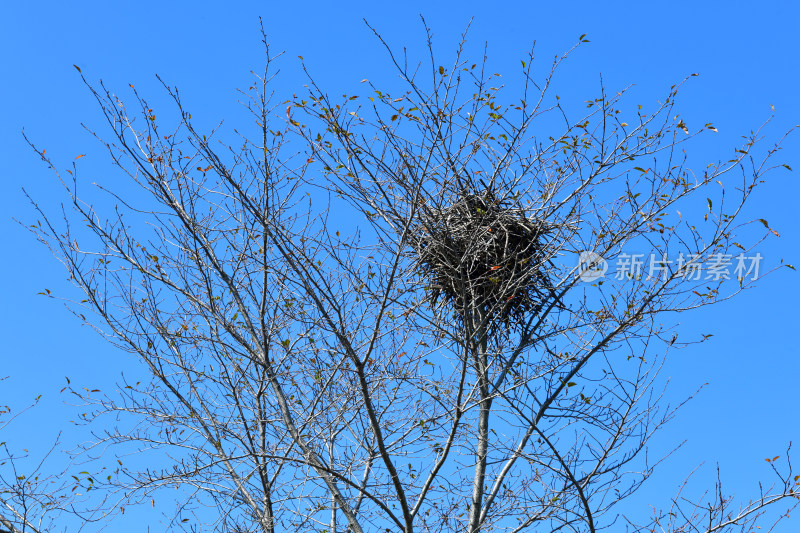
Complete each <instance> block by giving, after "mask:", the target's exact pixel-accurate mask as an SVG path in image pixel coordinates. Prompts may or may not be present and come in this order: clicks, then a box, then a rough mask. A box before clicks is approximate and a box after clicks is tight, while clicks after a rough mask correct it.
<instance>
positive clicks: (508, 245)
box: [413, 190, 552, 329]
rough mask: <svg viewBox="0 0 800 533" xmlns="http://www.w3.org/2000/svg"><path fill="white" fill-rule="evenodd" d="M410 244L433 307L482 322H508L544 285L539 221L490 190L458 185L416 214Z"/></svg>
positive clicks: (542, 294) (542, 295)
mask: <svg viewBox="0 0 800 533" xmlns="http://www.w3.org/2000/svg"><path fill="white" fill-rule="evenodd" d="M421 219H422V221H421V224H420V225H419V226H418V231H416V232H415V233H416V235H415V236H416V241H415V243H414V246H413V247H414V250H415V252H416V256H417V265H418V270H419V271H420V273H421V274H422V275H423V277H425V278H426V279H427V282H428V291H429V298H430V301H431V303H432V304H433V306H434V307H436V306H437V304H438V305H449V306H451V307H452V308H453V309H454V310H455V311H456V313H457V315H459V317H460V318H462V319H463V318H465V317H467V316H472V315H474V314H475V313H481V316H483V317H487V318H488V320H487V322H488V326H489V328H490V329H495V328H496V327H498V326H500V325H506V326H508V325H514V324H519V323H521V321H522V319H523V318H524V317H525V316H527V315H528V313H530V312H531V311H535V310H536V309H537V308H538V307H539V306H540V305H541V302H543V301H544V300H545V299H546V298H547V296H548V295H549V294H551V292H552V289H551V288H550V283H549V280H548V277H547V275H546V273H545V270H544V268H543V263H544V262H545V260H546V257H545V252H544V247H545V244H546V236H547V225H546V224H544V223H543V222H541V221H537V220H534V219H531V218H528V217H527V216H526V214H525V210H524V209H523V208H522V207H521V206H519V205H518V204H515V203H514V202H512V201H501V200H498V199H497V198H496V197H495V195H494V194H493V193H492V191H490V190H486V191H483V192H480V193H475V192H471V193H465V194H462V195H461V197H460V199H458V200H457V201H456V202H455V203H453V204H452V205H450V206H449V207H446V208H443V209H428V210H426V211H425V212H424V213H423V214H422V215H421Z"/></svg>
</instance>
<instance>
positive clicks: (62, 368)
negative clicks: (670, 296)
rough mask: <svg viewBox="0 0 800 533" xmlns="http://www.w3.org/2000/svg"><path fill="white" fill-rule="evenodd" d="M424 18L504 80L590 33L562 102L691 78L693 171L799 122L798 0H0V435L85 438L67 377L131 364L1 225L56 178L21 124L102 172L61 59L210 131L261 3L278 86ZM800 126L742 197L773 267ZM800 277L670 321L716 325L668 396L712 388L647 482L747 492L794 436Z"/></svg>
mask: <svg viewBox="0 0 800 533" xmlns="http://www.w3.org/2000/svg"><path fill="white" fill-rule="evenodd" d="M420 13H422V14H423V15H424V16H425V18H426V20H427V21H428V24H429V25H430V26H431V27H432V29H433V31H434V33H435V38H436V45H437V47H438V49H439V50H440V51H441V52H442V54H443V55H444V56H446V57H448V54H450V53H451V52H452V50H453V49H454V47H455V45H456V44H457V40H458V36H459V34H460V33H461V32H462V31H463V29H464V28H465V27H466V25H467V23H468V21H469V20H470V18H471V17H473V16H474V17H475V18H474V21H473V23H472V27H471V30H470V35H471V40H472V42H473V43H474V44H476V45H480V44H482V43H483V42H484V41H486V42H488V51H489V57H490V63H491V64H493V66H494V70H496V71H497V72H501V73H502V72H504V71H510V70H511V69H516V66H517V65H518V63H519V59H521V58H522V57H523V56H524V54H525V52H526V51H527V50H528V49H529V48H530V46H531V44H532V43H533V41H534V40H535V41H536V42H537V51H538V52H537V55H538V56H539V57H542V58H550V57H552V56H553V55H554V54H555V53H556V52H560V51H564V50H566V49H567V48H569V47H570V46H571V45H572V44H574V43H575V42H576V40H577V38H578V36H579V35H581V34H584V33H585V34H587V38H588V39H590V41H591V43H590V44H589V45H587V46H584V47H582V48H581V49H580V50H579V51H578V52H577V53H576V54H575V55H574V56H573V57H572V58H571V59H570V61H569V62H568V64H567V65H566V66H565V68H564V69H563V71H562V72H561V74H560V75H559V77H558V78H557V79H556V81H555V84H556V92H557V93H558V94H560V95H562V98H573V99H577V101H582V100H585V99H589V98H593V97H594V96H596V92H597V85H598V79H599V75H600V74H602V75H603V79H604V83H605V85H606V87H608V88H609V90H618V89H621V88H622V87H624V86H627V85H628V84H631V83H633V84H635V87H634V88H633V93H632V96H631V98H632V101H636V102H637V103H644V104H648V103H655V101H656V100H657V99H658V98H660V97H661V96H662V95H663V94H664V93H665V91H666V90H667V89H668V87H669V86H670V85H672V84H673V83H676V82H678V81H680V80H681V79H682V78H683V77H685V76H686V75H688V74H691V73H694V72H697V73H700V76H699V77H698V78H694V79H693V80H692V82H691V83H690V84H689V86H688V87H687V88H686V89H685V90H684V91H683V92H682V94H681V95H680V98H679V105H678V108H679V109H680V110H681V114H682V116H683V117H685V120H686V121H687V123H689V124H690V125H691V124H692V123H695V124H700V123H706V122H713V123H714V124H715V126H716V127H717V128H718V130H719V133H718V134H717V135H716V136H714V138H713V139H712V140H709V141H706V142H704V143H703V144H702V145H700V146H699V148H701V149H702V150H703V151H704V152H707V153H692V154H690V157H691V158H693V160H694V161H697V162H699V164H702V163H704V162H710V161H714V160H716V159H718V158H723V157H727V156H728V155H729V154H730V149H731V148H733V146H734V145H736V144H737V143H738V142H739V140H740V136H741V135H744V134H747V133H748V132H749V131H750V130H751V129H754V128H756V127H758V126H759V125H760V124H761V123H762V122H763V121H764V120H765V119H766V118H768V117H769V114H770V105H774V106H775V109H776V116H775V119H774V121H773V124H772V126H771V127H770V129H769V130H768V132H767V136H768V140H773V141H774V140H776V139H777V138H778V137H779V136H780V134H781V133H782V132H784V131H785V130H787V129H789V128H790V127H791V126H792V125H794V124H798V123H800V99H798V98H797V94H798V90H797V88H798V87H800V61H799V60H798V58H797V52H798V50H800V45H798V41H797V27H798V25H799V24H800V4H798V3H797V2H791V1H774V0H764V1H761V2H738V1H726V2H697V1H695V2H682V1H677V2H669V3H655V2H602V3H601V2H577V1H574V2H569V3H558V2H510V3H505V4H499V3H498V4H490V3H486V2H474V1H461V2H440V3H435V2H403V3H385V2H383V3H376V2H352V3H348V4H335V3H330V2H324V3H323V2H319V3H313V2H309V3H296V4H290V3H286V2H282V3H274V2H237V3H234V4H228V5H224V4H223V3H212V2H202V1H197V2H191V3H189V2H150V1H140V2H136V3H132V2H131V3H123V2H117V3H110V2H94V1H90V2H81V3H66V2H13V3H12V2H5V3H3V5H2V7H0V49H1V50H2V54H1V55H0V72H2V80H3V81H2V83H0V101H2V102H3V103H4V108H3V113H2V119H1V120H0V155H1V156H2V161H3V166H2V171H0V172H1V174H2V181H1V182H0V183H1V184H2V185H1V186H2V193H1V194H0V206H2V207H1V208H0V212H2V214H3V215H2V217H0V238H1V239H2V249H3V257H4V260H3V261H2V262H0V269H2V278H0V279H2V280H3V288H4V290H3V298H2V303H0V306H2V308H1V311H0V312H1V313H2V321H0V328H2V338H3V347H2V349H1V350H0V377H3V376H10V379H9V380H7V381H4V382H2V383H0V404H10V405H12V406H13V407H15V408H19V407H22V406H23V405H25V404H26V403H27V402H29V401H30V400H32V399H33V398H34V397H35V396H37V395H39V394H42V395H44V397H43V403H42V404H41V405H40V407H39V408H38V409H36V410H34V411H32V412H30V413H29V414H28V415H27V416H26V417H24V418H22V419H20V420H18V421H17V422H15V424H14V425H12V426H10V427H9V428H8V429H7V430H6V432H7V434H4V435H2V436H0V440H8V441H10V442H12V443H13V444H15V445H16V446H18V447H29V448H31V449H33V450H36V449H37V448H40V447H41V446H42V443H46V442H51V441H52V440H53V439H54V438H55V435H56V434H57V432H58V430H59V428H61V427H62V426H63V428H64V429H65V431H67V432H68V433H67V434H68V435H77V434H76V433H72V430H69V429H67V428H68V426H69V424H68V420H69V419H70V418H71V417H72V416H74V413H75V412H76V408H75V407H73V406H69V405H64V404H63V401H64V400H66V398H64V397H62V396H59V394H58V391H59V390H60V389H61V388H62V387H63V386H64V384H65V380H64V376H69V377H70V378H71V379H72V380H73V381H77V382H78V383H79V384H80V383H85V384H86V386H90V385H91V386H92V387H93V388H95V387H97V388H100V387H101V386H102V385H106V384H109V383H110V382H111V381H112V380H113V379H114V378H115V377H116V376H118V375H119V373H120V371H121V370H122V369H131V368H132V364H131V362H130V361H129V360H128V359H127V356H125V355H124V354H120V353H117V352H116V351H115V350H114V349H113V348H112V347H111V346H110V345H108V344H106V343H105V342H103V341H102V340H101V339H99V338H98V337H97V336H96V335H95V334H93V333H92V332H91V331H89V330H87V328H81V327H79V325H78V323H77V321H76V320H75V319H74V318H73V317H72V316H71V315H70V314H69V313H68V312H67V311H66V309H64V307H63V306H62V305H60V304H58V303H57V302H56V301H55V300H50V299H47V298H44V297H42V296H37V293H39V292H41V291H42V290H43V289H45V288H49V289H52V290H57V289H64V288H65V287H66V285H67V284H66V280H65V275H64V272H63V270H62V269H61V268H60V265H59V264H58V263H57V262H56V261H55V260H54V259H53V258H52V257H51V256H50V255H49V254H48V252H47V251H46V250H45V249H44V247H42V246H41V245H39V244H38V243H36V242H35V241H34V239H33V238H32V236H31V235H30V234H29V233H28V232H26V231H25V230H24V228H22V227H21V226H20V225H19V224H17V223H16V222H14V221H13V220H12V217H13V218H17V219H22V220H24V221H29V220H31V218H32V211H31V209H30V208H29V206H28V205H27V204H26V201H25V199H24V197H23V195H22V192H21V188H22V187H25V188H26V189H27V190H29V191H30V192H31V193H32V194H34V195H35V196H36V197H37V198H41V199H42V200H43V201H44V202H45V203H46V204H51V205H55V202H57V201H58V197H57V196H56V194H55V193H56V192H57V189H56V187H55V186H54V183H53V180H52V176H51V175H50V174H49V173H48V172H47V170H46V169H45V168H44V166H43V165H42V164H41V163H40V161H38V158H37V157H36V156H35V154H34V153H33V152H32V151H31V150H30V149H28V148H27V147H26V145H25V142H24V140H23V139H22V136H21V130H22V128H23V127H24V128H25V131H26V132H27V133H28V134H29V135H30V136H31V137H32V138H33V139H34V140H35V141H36V142H37V143H38V144H40V145H41V146H42V147H44V148H46V149H47V151H48V154H52V155H53V157H54V158H55V160H57V161H61V162H62V163H63V164H64V165H66V164H68V163H69V162H70V161H72V160H73V159H74V158H75V157H76V156H77V155H79V154H87V157H86V160H85V162H86V170H85V171H84V173H85V174H86V175H87V176H91V175H92V174H93V173H97V174H99V173H105V172H109V171H110V170H111V167H110V165H108V164H107V163H106V160H105V159H104V158H103V154H102V150H101V147H100V146H99V145H98V144H97V143H96V142H95V141H94V140H93V139H92V138H91V137H90V136H89V135H88V134H87V133H86V132H85V131H84V130H83V129H82V128H81V125H80V124H81V122H84V123H86V124H87V125H89V126H96V127H98V128H100V127H102V123H101V117H100V116H99V115H98V111H97V108H96V106H95V105H94V104H93V102H92V99H91V95H90V94H89V92H88V91H87V90H86V88H85V87H84V86H83V85H82V84H81V82H80V78H79V76H78V74H77V72H76V71H75V69H74V68H73V64H77V65H79V66H80V67H81V69H82V71H83V73H84V74H85V75H86V76H87V77H88V79H90V80H93V81H96V80H98V79H100V78H102V79H103V80H104V81H105V82H106V83H107V84H108V86H109V87H111V88H113V89H116V90H119V91H122V90H123V89H124V88H125V87H127V84H128V83H134V84H136V87H137V89H139V90H141V91H142V92H144V93H145V94H147V95H154V96H155V95H157V94H159V92H158V87H157V83H156V80H155V78H154V74H160V75H161V76H162V77H164V79H165V80H166V81H167V82H168V83H169V84H172V85H177V86H179V87H180V88H181V90H182V93H183V95H184V98H185V100H186V102H188V106H189V108H190V109H191V110H192V112H193V114H195V115H198V116H200V117H201V120H202V121H204V123H207V124H212V123H215V122H217V121H219V120H221V119H223V118H225V117H227V116H231V115H235V113H237V107H236V106H237V104H236V100H237V95H236V92H235V90H236V88H238V87H246V84H247V82H248V81H249V79H250V77H249V71H250V70H251V69H258V68H259V67H260V65H261V60H262V49H261V47H260V43H259V38H260V36H259V32H258V16H261V17H263V20H264V24H265V29H266V31H267V34H268V38H269V41H270V42H271V44H272V46H273V47H274V49H275V50H285V51H286V57H285V58H284V60H283V63H282V66H281V68H282V70H283V73H282V76H281V78H280V80H279V82H278V83H279V84H280V86H282V87H283V88H284V90H286V91H292V90H294V89H293V87H297V90H299V89H300V87H301V85H302V83H303V82H304V79H303V77H302V75H301V73H300V72H299V68H298V67H299V61H298V60H296V56H298V55H302V56H303V57H304V58H305V60H306V63H307V65H308V66H309V68H310V70H311V72H312V73H313V74H314V76H315V77H316V79H317V80H318V81H319V82H320V84H321V85H323V86H326V87H329V88H330V91H331V92H332V93H337V92H338V93H341V92H345V91H348V92H349V91H351V90H357V89H358V88H359V87H358V82H359V81H360V80H361V79H362V78H365V77H368V78H370V79H371V80H372V79H375V80H380V79H383V80H391V77H390V76H391V73H390V70H389V68H388V66H387V65H386V56H385V54H384V53H383V51H382V50H381V49H380V46H379V43H377V41H376V40H375V39H374V37H373V36H372V34H371V31H370V30H369V29H368V28H367V27H366V26H365V25H364V23H363V21H362V18H366V19H368V21H369V22H370V24H372V25H373V26H374V27H376V28H377V29H378V30H379V31H381V33H382V34H383V35H384V37H385V38H386V39H387V41H389V42H390V43H392V44H394V45H397V46H403V45H407V46H408V47H409V50H410V51H411V52H412V53H413V52H414V51H418V50H420V48H421V46H422V45H423V44H424V33H423V31H422V26H421V24H420V23H419V14H420ZM548 61H549V59H548ZM195 110H196V111H195ZM797 133H798V134H800V132H797ZM799 138H800V137H798V135H795V136H794V137H793V138H790V139H789V140H788V141H787V142H786V144H785V147H786V149H785V151H784V152H783V154H782V159H783V161H785V162H786V163H788V164H789V165H791V166H792V167H794V168H795V169H796V171H795V172H793V173H790V172H788V171H776V172H774V173H773V174H771V175H770V176H769V180H768V183H766V184H765V186H764V187H763V189H762V190H761V191H760V192H759V193H758V194H757V198H756V199H755V200H754V202H753V204H752V205H751V206H750V209H751V216H752V217H753V218H765V219H768V220H769V223H770V226H771V227H773V228H774V229H776V230H777V231H778V232H779V233H780V238H774V239H770V240H768V241H767V242H766V243H764V245H763V246H762V247H761V249H760V251H761V253H762V255H764V257H765V261H766V263H767V264H768V265H774V264H776V263H778V262H779V261H780V260H781V259H783V260H785V261H786V262H788V263H793V264H798V265H800V251H799V250H800V224H799V223H798V220H797V218H796V217H797V212H798V210H797V198H800V181H798V180H800V177H798V176H799V175H798V172H800V157H798V148H800V140H798V139H799ZM798 275H800V274H798V273H795V272H792V271H789V270H786V269H783V270H781V271H779V272H777V273H776V274H774V275H772V276H770V277H768V278H766V279H764V280H762V281H761V282H760V283H759V284H758V286H757V287H756V289H754V290H752V291H749V292H747V293H745V294H742V295H741V296H740V297H738V298H735V299H734V300H732V301H730V302H725V303H723V304H720V305H718V306H713V307H710V308H706V309H704V310H700V311H698V312H695V313H691V314H686V315H682V316H680V317H679V320H680V321H681V322H682V324H683V326H682V327H683V328H684V329H683V331H685V332H694V333H698V332H701V333H713V334H714V337H713V339H712V340H711V341H710V342H707V343H704V344H703V345H700V346H695V347H691V348H688V349H685V350H682V351H679V352H675V353H673V355H672V356H671V358H670V360H669V363H668V366H667V369H666V374H668V375H669V376H671V378H672V385H673V386H672V389H671V393H670V397H672V398H675V399H678V398H681V397H682V396H685V395H686V394H689V393H691V392H693V391H694V390H695V389H697V388H698V387H699V386H700V385H702V384H704V383H709V384H710V385H709V386H708V387H707V388H705V389H704V391H703V392H702V393H701V394H700V395H699V396H698V397H697V399H696V400H694V401H693V402H691V403H690V404H689V405H688V406H687V407H685V408H684V410H683V411H682V413H681V414H680V415H679V416H678V418H677V419H676V421H675V422H674V423H673V424H672V425H671V426H669V428H668V429H667V430H665V431H664V433H663V434H662V436H661V437H660V439H659V441H658V443H657V446H663V447H664V448H666V447H668V446H669V445H670V444H675V443H678V442H680V441H683V440H684V439H688V440H689V442H688V443H687V445H686V446H685V447H684V448H682V449H681V450H680V451H679V452H678V453H677V454H676V455H675V456H674V457H673V459H672V462H671V463H670V465H669V466H668V467H667V468H664V469H663V470H662V471H661V475H660V478H659V480H658V481H657V484H656V485H655V487H656V488H657V490H656V491H655V493H660V494H662V495H663V494H671V493H672V492H673V489H674V488H676V487H677V484H678V483H679V482H680V481H681V480H682V476H683V475H684V474H685V473H688V472H689V471H691V470H692V469H693V468H694V467H695V466H697V465H699V464H700V463H704V462H705V463H706V466H705V468H704V470H701V472H700V475H701V476H704V475H711V474H713V468H711V467H712V466H713V465H714V463H715V462H717V461H718V462H719V463H720V466H721V469H722V473H723V477H724V479H725V480H727V481H728V483H729V488H730V489H731V490H733V491H734V492H736V493H737V494H741V495H745V494H747V493H748V492H751V491H753V493H754V490H755V488H756V487H755V481H756V479H758V478H766V477H768V473H767V470H766V466H767V465H766V463H765V462H764V458H766V457H773V456H776V455H783V452H784V450H785V446H786V444H787V443H788V442H789V441H790V440H792V439H795V440H797V438H798V437H800V429H798V428H800V416H798V414H797V413H798V411H797V392H796V391H797V380H798V376H800V360H799V359H798V357H797V356H798V349H797V340H796V332H797V307H796V305H797V302H798V300H800V283H799V281H800V278H798ZM704 479H705V478H704ZM642 503H645V502H642ZM795 520H797V518H795ZM790 527H791V526H788V525H784V526H783V528H782V529H780V531H784V532H787V531H790V530H791V529H790ZM115 530H120V531H121V530H122V529H116V528H115ZM134 530H136V531H141V529H136V528H133V529H131V531H134Z"/></svg>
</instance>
